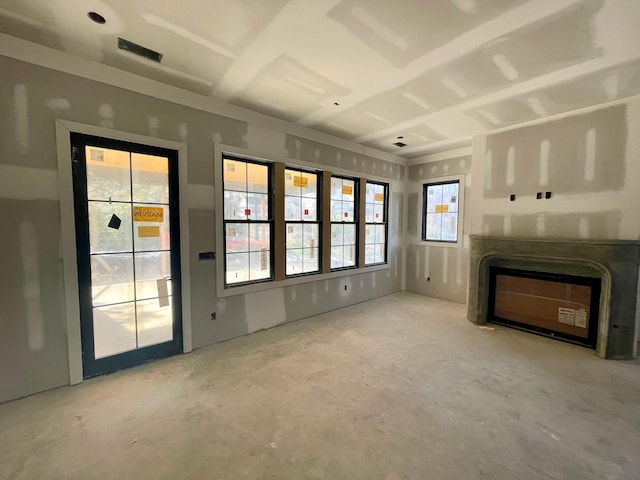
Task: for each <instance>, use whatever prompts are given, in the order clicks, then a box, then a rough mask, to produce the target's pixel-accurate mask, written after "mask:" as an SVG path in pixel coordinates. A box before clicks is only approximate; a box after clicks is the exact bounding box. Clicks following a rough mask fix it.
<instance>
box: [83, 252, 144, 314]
mask: <svg viewBox="0 0 640 480" xmlns="http://www.w3.org/2000/svg"><path fill="white" fill-rule="evenodd" d="M91 297H92V301H93V306H98V305H110V304H112V303H121V302H128V301H132V300H134V296H133V255H132V254H130V253H128V254H122V255H92V256H91Z"/></svg>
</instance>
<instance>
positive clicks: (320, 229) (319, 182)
mask: <svg viewBox="0 0 640 480" xmlns="http://www.w3.org/2000/svg"><path fill="white" fill-rule="evenodd" d="M287 170H293V171H296V172H300V173H311V174H313V175H315V176H316V220H315V221H308V220H287V218H286V213H285V216H284V218H283V221H284V228H285V233H284V241H285V245H284V259H283V260H284V272H285V279H288V278H297V277H306V276H310V275H318V274H321V273H322V248H323V246H322V232H323V223H324V222H323V216H322V215H323V208H322V207H323V198H322V192H323V190H322V177H323V176H322V171H321V170H315V169H312V168H306V167H300V166H298V165H290V164H285V165H284V172H283V173H284V174H285V175H286V173H287ZM274 195H275V194H274ZM282 195H283V199H284V201H285V203H286V197H287V196H288V195H287V194H286V190H285V191H284V192H283V193H282ZM289 224H296V225H305V224H307V225H309V224H316V225H318V246H317V248H318V269H317V270H315V271H313V272H301V273H292V274H287V250H288V249H287V227H288V226H289Z"/></svg>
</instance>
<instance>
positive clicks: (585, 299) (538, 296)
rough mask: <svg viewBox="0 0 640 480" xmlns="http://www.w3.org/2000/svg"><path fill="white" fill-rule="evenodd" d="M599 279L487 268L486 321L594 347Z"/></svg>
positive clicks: (598, 302) (596, 331) (598, 300)
mask: <svg viewBox="0 0 640 480" xmlns="http://www.w3.org/2000/svg"><path fill="white" fill-rule="evenodd" d="M599 304H600V279H599V278H592V277H580V276H575V275H563V274H553V273H547V272H534V271H527V270H517V269H512V268H500V267H490V268H489V305H488V307H489V309H488V316H487V320H488V321H489V322H492V323H498V324H501V325H506V326H509V327H513V328H517V329H520V330H525V331H528V332H531V333H536V334H539V335H545V336H548V337H553V338H556V339H558V340H563V341H566V342H571V343H575V344H578V345H583V346H585V347H589V348H594V349H595V348H596V341H597V338H598V310H599Z"/></svg>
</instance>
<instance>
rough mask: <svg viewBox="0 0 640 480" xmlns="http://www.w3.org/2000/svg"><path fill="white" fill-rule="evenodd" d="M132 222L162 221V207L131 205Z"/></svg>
mask: <svg viewBox="0 0 640 480" xmlns="http://www.w3.org/2000/svg"><path fill="white" fill-rule="evenodd" d="M133 221H134V222H164V208H162V207H133Z"/></svg>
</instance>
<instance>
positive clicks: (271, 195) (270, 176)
mask: <svg viewBox="0 0 640 480" xmlns="http://www.w3.org/2000/svg"><path fill="white" fill-rule="evenodd" d="M225 160H233V161H236V162H244V163H247V164H254V165H262V166H266V167H267V182H268V185H267V203H268V209H269V212H268V215H267V217H268V219H267V220H250V219H246V220H240V219H234V220H227V219H226V218H225V214H224V207H225V205H224V192H225V188H224V187H225V181H224V162H225ZM221 163H222V172H221V175H222V212H221V214H222V247H223V252H224V254H223V255H224V260H223V262H224V263H223V266H224V268H223V271H224V278H223V282H224V288H225V289H227V288H235V287H242V286H246V285H253V284H257V283H266V282H273V281H274V279H275V255H274V243H275V216H274V206H275V205H274V199H275V190H274V186H275V181H274V171H275V168H274V164H273V162H269V161H261V160H257V159H254V158H247V157H243V156H241V155H232V154H227V153H223V154H222V162H221ZM246 193H248V191H247V192H246ZM229 223H243V224H247V225H251V224H263V223H268V224H269V246H270V248H269V273H270V275H269V277H267V278H260V279H256V280H247V281H243V282H236V283H228V282H227V255H228V252H227V224H229ZM250 241H251V236H250V235H249V242H250ZM249 253H250V251H249Z"/></svg>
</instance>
